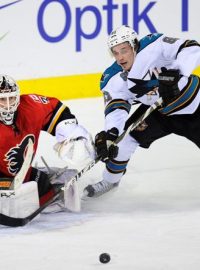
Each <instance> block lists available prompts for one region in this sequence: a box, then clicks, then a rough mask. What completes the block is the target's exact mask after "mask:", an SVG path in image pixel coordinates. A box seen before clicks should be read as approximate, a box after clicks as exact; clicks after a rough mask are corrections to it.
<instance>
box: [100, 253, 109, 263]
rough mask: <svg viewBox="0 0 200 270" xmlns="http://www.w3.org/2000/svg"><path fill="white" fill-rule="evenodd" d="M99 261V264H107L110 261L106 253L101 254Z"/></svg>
mask: <svg viewBox="0 0 200 270" xmlns="http://www.w3.org/2000/svg"><path fill="white" fill-rule="evenodd" d="M99 260H100V262H101V263H108V262H109V261H110V255H109V254H108V253H102V254H101V255H100V256H99Z"/></svg>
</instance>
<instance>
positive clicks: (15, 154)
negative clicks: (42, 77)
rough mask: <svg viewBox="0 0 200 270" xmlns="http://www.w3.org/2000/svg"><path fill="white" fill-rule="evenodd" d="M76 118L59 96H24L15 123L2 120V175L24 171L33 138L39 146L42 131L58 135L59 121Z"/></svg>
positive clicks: (0, 148) (0, 143)
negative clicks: (56, 129)
mask: <svg viewBox="0 0 200 270" xmlns="http://www.w3.org/2000/svg"><path fill="white" fill-rule="evenodd" d="M70 118H75V117H74V115H72V114H71V112H70V110H69V108H68V107H66V106H65V105H64V104H63V103H62V102H60V101H59V100H58V99H57V98H51V97H45V96H40V95H36V94H29V95H21V96H20V104H19V106H18V109H17V112H16V115H15V119H14V122H13V124H12V125H5V124H4V123H2V122H1V121H0V134H1V135H0V177H13V176H15V175H16V174H17V172H18V171H19V170H20V168H21V166H22V164H23V161H24V156H25V153H26V148H27V144H28V141H29V139H31V140H32V141H33V143H34V152H36V149H37V146H38V139H39V135H40V131H42V130H43V131H46V132H48V133H50V134H52V135H55V127H56V125H57V123H59V122H60V121H62V120H63V119H70Z"/></svg>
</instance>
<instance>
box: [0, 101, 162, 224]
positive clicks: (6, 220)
mask: <svg viewBox="0 0 200 270" xmlns="http://www.w3.org/2000/svg"><path fill="white" fill-rule="evenodd" d="M161 104H162V98H159V99H158V100H157V101H156V102H155V103H154V104H153V105H151V106H150V107H149V108H148V109H147V110H146V112H145V113H144V114H143V115H142V116H141V117H139V119H138V120H137V121H136V122H134V123H133V124H132V125H130V126H129V127H128V129H127V130H125V131H124V132H123V133H122V134H121V135H120V136H119V137H118V138H117V140H116V141H115V142H114V144H117V143H119V142H120V141H121V140H122V139H123V138H124V137H125V136H127V135H128V134H129V132H130V131H132V130H134V129H135V128H136V127H137V126H138V125H139V124H140V123H142V122H143V121H144V120H145V119H146V118H147V117H148V116H149V115H150V114H151V113H152V112H153V111H154V110H155V109H157V108H158V107H159V106H160V105H161ZM99 160H100V157H97V158H96V159H95V160H93V161H92V162H90V163H89V164H88V165H87V166H86V167H85V168H83V169H82V170H81V171H79V172H78V173H77V174H76V175H75V176H74V177H72V178H71V179H70V180H69V182H68V183H67V185H66V187H64V186H61V187H60V188H59V189H58V190H57V191H56V192H55V194H54V196H53V198H51V199H50V200H48V201H47V202H46V203H45V204H43V205H42V206H40V207H39V208H38V209H37V210H36V211H34V212H33V213H32V214H31V215H29V216H27V217H25V218H13V217H9V216H6V215H3V214H0V224H2V225H5V226H10V227H19V226H24V225H26V224H27V223H29V222H30V221H32V220H33V219H34V218H35V217H36V216H37V215H38V214H40V213H41V212H42V211H43V210H44V209H45V208H46V207H47V206H49V205H50V204H51V203H52V202H54V201H56V199H57V198H58V197H59V196H60V193H61V192H63V189H64V188H69V187H70V186H71V185H73V184H74V183H75V182H76V181H77V180H78V179H79V178H80V177H81V176H82V175H83V174H84V173H85V172H87V171H89V170H90V169H91V168H92V167H94V165H95V164H96V163H97V162H98V161H99Z"/></svg>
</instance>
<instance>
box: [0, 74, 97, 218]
mask: <svg viewBox="0 0 200 270" xmlns="http://www.w3.org/2000/svg"><path fill="white" fill-rule="evenodd" d="M41 131H45V132H47V133H49V134H51V135H52V136H55V137H56V140H57V143H56V145H55V146H54V150H55V151H56V153H57V155H58V156H59V157H60V158H61V159H62V160H65V161H66V163H68V164H69V163H70V164H75V163H79V164H81V163H82V162H83V161H84V162H86V163H87V162H89V161H91V160H93V159H94V157H95V150H94V147H93V141H92V138H91V135H90V134H89V132H88V131H87V130H86V129H85V128H84V127H83V126H81V125H79V124H78V121H77V119H76V117H75V116H74V115H73V114H72V113H71V111H70V109H69V108H68V107H67V106H65V105H64V104H63V103H62V102H61V101H59V100H58V99H57V98H54V97H45V96H40V95H37V94H29V95H21V96H20V91H19V87H18V85H17V83H16V81H15V80H14V79H13V78H11V77H10V76H8V75H0V133H1V137H0V223H1V217H2V216H6V217H12V218H25V217H27V216H29V215H30V214H31V213H33V212H34V211H36V210H37V209H38V208H39V207H41V206H43V205H45V204H47V202H49V201H51V200H52V204H51V205H50V206H49V210H50V211H62V210H65V209H66V208H67V205H66V203H65V199H66V197H68V196H73V195H74V194H73V193H74V189H73V190H71V194H70V192H69V191H70V188H69V187H68V188H63V192H61V193H59V196H57V197H56V199H55V200H53V198H54V195H55V193H56V191H57V190H58V188H60V186H62V187H66V185H67V183H68V181H69V180H70V179H71V178H72V177H73V176H74V175H76V174H77V170H75V169H64V170H63V169H59V168H47V167H44V168H35V167H33V166H31V162H32V160H33V158H34V155H35V154H36V150H37V148H38V139H39V135H40V132H41Z"/></svg>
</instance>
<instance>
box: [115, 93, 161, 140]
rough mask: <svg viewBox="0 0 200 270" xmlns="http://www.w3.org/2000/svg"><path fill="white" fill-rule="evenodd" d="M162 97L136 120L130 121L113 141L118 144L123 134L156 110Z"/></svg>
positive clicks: (125, 134)
mask: <svg viewBox="0 0 200 270" xmlns="http://www.w3.org/2000/svg"><path fill="white" fill-rule="evenodd" d="M162 102H163V101H162V98H159V99H158V100H157V101H156V102H155V103H154V104H153V105H151V106H150V107H149V108H148V109H147V110H146V112H145V113H144V114H143V115H141V116H140V117H139V118H138V120H137V121H135V122H134V123H132V124H131V125H130V126H129V127H128V128H127V129H126V130H125V131H124V132H123V133H122V134H121V135H120V136H119V137H118V138H117V139H116V140H115V142H114V144H118V143H119V142H120V141H121V140H122V139H123V138H124V137H125V136H127V135H128V134H129V133H130V132H131V131H132V130H134V129H135V128H136V127H138V126H139V125H140V124H141V123H142V122H143V121H144V120H145V119H146V118H147V117H148V116H149V115H150V114H151V113H152V112H153V111H154V110H156V109H157V108H158V107H159V106H160V105H161V104H162Z"/></svg>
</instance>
